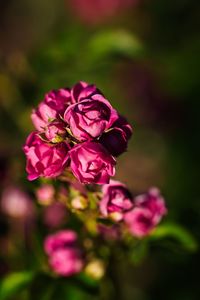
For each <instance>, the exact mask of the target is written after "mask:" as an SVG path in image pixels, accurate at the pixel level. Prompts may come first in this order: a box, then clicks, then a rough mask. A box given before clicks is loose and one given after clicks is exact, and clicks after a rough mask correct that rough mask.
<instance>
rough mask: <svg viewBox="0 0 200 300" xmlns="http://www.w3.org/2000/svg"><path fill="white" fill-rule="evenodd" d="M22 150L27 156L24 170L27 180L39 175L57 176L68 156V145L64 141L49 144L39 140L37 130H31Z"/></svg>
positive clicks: (65, 163) (64, 165)
mask: <svg viewBox="0 0 200 300" xmlns="http://www.w3.org/2000/svg"><path fill="white" fill-rule="evenodd" d="M23 150H24V153H25V155H26V158H27V163H26V171H27V173H28V179H29V180H34V179H36V178H38V177H40V176H43V177H57V176H59V175H60V174H61V173H62V172H63V170H64V168H65V167H66V165H67V162H68V158H69V156H68V150H69V146H68V145H67V144H66V143H60V144H58V145H50V144H48V143H45V142H44V141H43V140H41V138H40V137H39V136H38V134H37V132H32V133H31V134H30V135H29V136H28V138H27V140H26V144H25V146H24V148H23Z"/></svg>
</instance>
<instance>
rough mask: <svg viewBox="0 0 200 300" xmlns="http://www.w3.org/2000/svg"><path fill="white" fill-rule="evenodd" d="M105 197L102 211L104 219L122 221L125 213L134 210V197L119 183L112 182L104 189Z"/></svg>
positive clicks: (103, 197) (101, 204) (101, 205)
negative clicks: (110, 218)
mask: <svg viewBox="0 0 200 300" xmlns="http://www.w3.org/2000/svg"><path fill="white" fill-rule="evenodd" d="M102 192H103V196H102V199H101V201H100V211H101V213H102V215H103V216H104V217H108V216H110V217H112V219H114V220H115V221H121V220H122V219H123V216H124V213H125V212H127V211H130V210H131V209H132V208H133V197H132V195H131V193H130V191H129V190H128V189H127V187H126V186H125V185H124V184H122V183H121V182H119V181H115V180H111V181H110V183H109V184H105V185H104V186H103V187H102Z"/></svg>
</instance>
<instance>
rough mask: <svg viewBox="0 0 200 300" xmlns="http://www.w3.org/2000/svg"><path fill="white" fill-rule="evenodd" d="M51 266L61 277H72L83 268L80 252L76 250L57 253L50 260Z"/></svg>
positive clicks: (63, 250)
mask: <svg viewBox="0 0 200 300" xmlns="http://www.w3.org/2000/svg"><path fill="white" fill-rule="evenodd" d="M49 264H50V266H51V268H52V269H53V270H54V272H55V273H57V274H58V275H61V276H71V275H74V274H76V273H79V272H80V271H81V270H82V268H83V261H82V258H81V255H80V251H79V250H78V249H76V248H75V249H74V248H67V249H60V250H58V251H55V252H54V253H53V254H52V255H51V256H50V258H49Z"/></svg>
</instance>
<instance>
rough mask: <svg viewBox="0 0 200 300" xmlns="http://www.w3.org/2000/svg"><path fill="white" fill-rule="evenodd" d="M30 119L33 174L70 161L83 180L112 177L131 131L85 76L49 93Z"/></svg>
mask: <svg viewBox="0 0 200 300" xmlns="http://www.w3.org/2000/svg"><path fill="white" fill-rule="evenodd" d="M31 119H32V122H33V124H34V126H35V128H36V131H34V132H32V133H31V134H30V135H29V136H28V138H27V140H26V144H25V146H24V148H23V149H24V152H25V155H26V158H27V164H26V171H27V173H28V179H29V180H34V179H36V178H38V177H40V176H42V177H47V178H54V177H57V176H59V175H61V174H62V172H63V171H64V170H65V169H66V168H67V167H70V169H71V171H72V172H73V174H74V176H75V177H76V178H77V179H78V180H79V181H80V182H81V183H85V184H89V183H96V184H105V183H108V182H109V179H110V177H111V176H114V174H115V164H116V159H115V157H116V156H118V155H120V154H121V153H123V152H124V151H126V149H127V143H128V140H129V138H130V137H131V134H132V128H131V126H130V124H129V123H128V122H127V121H126V120H125V119H124V118H123V117H122V116H120V115H119V114H118V112H117V111H116V110H115V109H114V108H113V107H112V106H111V104H110V103H109V101H108V100H107V99H106V98H105V97H104V96H103V94H102V93H101V92H100V91H99V90H98V89H97V88H96V86H95V85H89V84H87V83H85V82H79V83H77V84H76V85H75V86H74V87H73V88H72V89H69V88H65V89H59V90H53V91H51V92H49V93H48V94H46V95H45V98H44V100H43V101H42V102H41V103H40V104H39V106H38V108H37V109H35V110H34V111H33V113H32V115H31Z"/></svg>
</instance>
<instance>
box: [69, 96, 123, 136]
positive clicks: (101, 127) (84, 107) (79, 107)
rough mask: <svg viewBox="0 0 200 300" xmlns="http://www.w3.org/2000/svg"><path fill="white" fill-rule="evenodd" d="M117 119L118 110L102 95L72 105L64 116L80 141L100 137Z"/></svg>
mask: <svg viewBox="0 0 200 300" xmlns="http://www.w3.org/2000/svg"><path fill="white" fill-rule="evenodd" d="M117 118H118V115H117V112H116V110H115V109H113V108H112V106H111V105H110V103H109V102H108V101H107V100H106V99H105V98H104V97H103V96H102V95H101V94H94V95H91V96H90V97H88V98H87V99H83V100H81V101H80V102H78V103H76V104H74V105H70V106H69V107H68V108H67V110H66V112H65V114H64V119H65V121H66V122H67V123H68V124H69V126H70V129H71V131H72V133H73V135H74V136H75V137H76V138H77V139H78V140H80V141H86V140H91V139H94V138H97V137H99V136H100V135H101V134H102V133H103V132H104V131H105V130H106V129H108V128H110V127H111V126H112V124H113V123H114V121H116V119H117Z"/></svg>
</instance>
